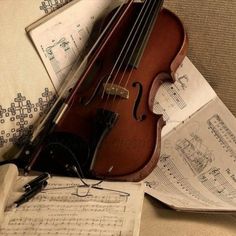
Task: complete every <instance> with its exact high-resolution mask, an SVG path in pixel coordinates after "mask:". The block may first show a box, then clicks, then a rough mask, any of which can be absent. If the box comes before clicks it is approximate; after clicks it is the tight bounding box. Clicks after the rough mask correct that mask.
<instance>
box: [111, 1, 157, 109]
mask: <svg viewBox="0 0 236 236" xmlns="http://www.w3.org/2000/svg"><path fill="white" fill-rule="evenodd" d="M160 2H161V1H159V4H158V6H157V7H158V8H159V7H160V5H161V4H160ZM154 7H155V2H154V4H153V5H152V6H151V9H150V11H149V14H148V15H147V17H146V20H145V21H144V26H143V27H142V29H141V32H140V34H139V36H138V38H137V40H136V43H135V45H134V47H133V49H132V52H131V55H130V58H129V61H128V63H126V67H125V69H124V71H123V73H122V76H121V78H120V81H119V83H118V85H121V83H122V81H123V79H124V76H125V73H126V71H127V70H128V66H129V64H130V62H131V60H132V57H133V55H134V53H135V50H136V49H137V46H138V43H139V40H140V38H141V36H142V34H143V31H144V29H145V28H146V26H147V24H148V22H149V20H150V17H152V11H153V9H154ZM145 16H146V15H145ZM145 16H144V17H143V18H145ZM153 17H155V15H154V16H153ZM137 59H138V55H137V56H136V58H135V60H134V64H135V63H136V62H137ZM133 71H134V69H132V70H131V71H130V73H129V75H128V78H127V80H126V82H125V86H124V88H127V85H128V82H129V80H130V78H131V75H132V73H133ZM116 97H117V95H116V94H115V96H114V98H113V101H115V99H116ZM119 102H120V101H118V103H117V105H118V104H119Z"/></svg>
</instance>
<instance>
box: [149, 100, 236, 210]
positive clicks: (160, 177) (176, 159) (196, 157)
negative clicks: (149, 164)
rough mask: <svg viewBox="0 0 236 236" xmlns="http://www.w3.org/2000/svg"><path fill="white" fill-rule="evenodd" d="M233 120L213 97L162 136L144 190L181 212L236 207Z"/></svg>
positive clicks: (235, 148)
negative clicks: (160, 148) (155, 161)
mask: <svg viewBox="0 0 236 236" xmlns="http://www.w3.org/2000/svg"><path fill="white" fill-rule="evenodd" d="M235 163H236V119H235V117H234V116H233V115H232V114H231V113H230V111H229V110H228V109H227V108H226V106H225V105H224V104H223V103H222V101H221V100H220V99H219V98H218V97H216V98H215V99H214V100H212V101H211V102H209V103H208V104H207V105H205V106H204V107H203V108H202V109H201V110H199V111H198V112H197V113H195V114H194V115H193V116H192V117H191V119H189V120H187V121H186V122H185V123H184V124H182V125H180V126H178V127H177V128H176V129H174V130H172V131H171V132H170V133H169V134H168V135H167V136H165V137H164V139H163V142H162V151H161V157H160V160H159V163H158V166H157V167H156V168H155V170H154V171H153V173H152V174H151V175H150V176H148V178H147V179H146V181H147V188H146V192H147V193H148V194H150V195H152V196H154V197H155V198H157V199H159V200H160V201H162V202H164V203H166V204H168V205H169V206H171V207H173V208H175V209H179V210H194V211H235V210H236V165H235Z"/></svg>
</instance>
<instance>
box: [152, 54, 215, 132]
mask: <svg viewBox="0 0 236 236" xmlns="http://www.w3.org/2000/svg"><path fill="white" fill-rule="evenodd" d="M175 76H176V82H175V83H174V84H173V83H164V84H163V85H162V86H161V87H160V88H159V90H158V92H157V95H156V98H155V102H154V107H153V109H154V112H155V113H157V114H163V118H164V120H165V121H166V126H165V127H164V128H163V129H162V136H165V135H166V134H167V133H168V132H170V131H171V130H172V129H173V128H174V127H176V126H178V125H179V124H181V123H182V122H183V121H185V120H186V119H188V118H189V117H190V116H191V115H192V114H194V113H195V112H196V111H197V110H199V109H200V108H201V107H202V106H204V105H205V104H207V103H208V102H209V101H210V100H212V99H213V98H215V97H216V94H215V92H214V90H213V89H212V88H211V86H210V85H209V84H208V83H207V81H206V80H205V79H204V77H203V76H202V75H201V74H200V72H199V71H198V70H197V69H196V67H195V66H194V65H193V64H192V62H191V61H190V60H189V59H188V58H187V57H185V59H184V61H183V63H182V64H181V65H180V66H179V68H178V70H177V71H176V74H175Z"/></svg>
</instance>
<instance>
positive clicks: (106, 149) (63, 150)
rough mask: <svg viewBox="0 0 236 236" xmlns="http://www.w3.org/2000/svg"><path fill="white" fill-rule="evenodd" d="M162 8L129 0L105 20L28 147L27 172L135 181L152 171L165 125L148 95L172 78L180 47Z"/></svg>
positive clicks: (181, 37) (183, 38)
mask: <svg viewBox="0 0 236 236" xmlns="http://www.w3.org/2000/svg"><path fill="white" fill-rule="evenodd" d="M162 4H163V1H161V0H145V1H143V2H141V3H136V2H134V1H132V0H129V1H127V2H126V3H124V4H123V5H122V6H121V7H119V9H118V10H119V11H118V10H117V9H115V10H113V11H112V12H111V13H110V14H109V15H108V16H107V17H106V20H105V23H104V25H105V26H104V28H106V32H105V33H104V34H103V36H102V37H100V41H99V43H98V45H96V47H94V48H93V49H92V51H91V53H90V55H89V58H87V59H88V60H87V65H86V68H85V70H84V71H83V73H82V75H81V76H80V77H79V79H78V80H77V82H76V84H75V85H74V86H73V88H72V89H71V91H70V92H69V95H68V96H67V97H66V98H65V99H64V100H63V101H62V99H61V100H60V102H59V103H57V106H55V107H56V108H55V107H54V112H52V113H53V119H51V120H50V122H51V123H53V125H51V126H50V128H49V129H48V130H47V132H46V133H47V134H46V135H45V136H44V137H43V138H42V137H41V138H40V140H43V141H42V142H41V143H40V144H37V147H36V148H34V149H35V150H34V151H33V152H32V151H31V149H32V146H33V145H31V149H28V154H29V153H30V154H31V155H30V159H29V160H30V162H29V163H28V165H27V168H28V169H30V168H32V167H33V168H36V169H40V170H44V171H48V172H53V173H57V174H62V175H68V173H72V172H76V174H79V175H80V176H82V177H89V178H102V179H111V180H121V181H140V180H142V179H144V178H145V177H146V176H147V175H148V174H150V172H151V171H152V170H153V169H154V168H155V166H156V165H157V162H158V158H159V155H160V150H161V130H162V127H163V126H164V125H165V121H164V120H163V117H162V115H157V114H154V112H153V103H154V99H155V95H156V93H157V91H158V88H159V87H160V85H161V84H162V83H164V82H166V81H171V82H174V81H175V77H174V74H175V71H176V70H177V68H178V66H179V65H180V64H181V62H182V61H183V59H184V57H185V55H186V53H187V47H188V39H187V35H186V32H185V30H184V27H183V25H182V23H181V21H180V19H179V18H178V17H177V16H176V15H175V14H173V13H172V12H170V11H169V10H167V9H164V8H162ZM117 12H118V13H117ZM58 104H59V105H58ZM58 107H60V108H58ZM55 109H56V111H57V112H55ZM55 114H56V115H55ZM23 153H24V154H25V153H26V151H25V150H24V152H23ZM28 156H29V155H28ZM74 174H75V173H74Z"/></svg>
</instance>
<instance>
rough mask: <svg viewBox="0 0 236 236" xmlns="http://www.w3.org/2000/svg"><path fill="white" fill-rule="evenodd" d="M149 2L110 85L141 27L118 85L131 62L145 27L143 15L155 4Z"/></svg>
mask: <svg viewBox="0 0 236 236" xmlns="http://www.w3.org/2000/svg"><path fill="white" fill-rule="evenodd" d="M147 1H148V0H147ZM151 2H152V1H150V0H149V4H148V5H147V6H146V9H145V11H144V13H143V16H142V18H141V20H140V22H139V25H138V27H137V29H136V32H135V34H134V35H133V39H132V41H131V42H130V45H129V47H128V48H127V49H126V54H125V55H124V57H123V60H122V61H121V63H120V66H119V68H118V69H117V72H116V74H115V76H114V78H113V81H112V85H113V84H114V82H115V80H116V78H117V77H118V73H119V71H120V69H121V67H122V65H123V64H124V61H125V59H126V56H127V55H128V52H129V51H130V49H131V47H132V46H133V44H134V40H135V37H136V36H137V33H140V32H139V31H140V29H141V33H140V34H139V36H138V39H137V40H136V43H135V44H134V45H135V46H134V47H133V49H132V53H131V55H129V60H128V62H127V63H126V68H125V70H124V71H123V73H122V76H121V79H120V81H119V84H118V85H121V82H122V80H123V77H124V75H125V72H126V70H127V69H128V65H129V63H130V62H131V60H132V57H133V54H134V52H135V50H136V48H137V45H138V42H139V39H140V37H141V35H142V33H143V31H144V29H145V26H146V21H144V20H145V16H146V14H147V11H148V10H149V8H151V10H150V12H152V9H153V7H154V5H155V4H153V5H151V6H150V3H151ZM144 7H145V6H144ZM150 12H149V14H148V18H149V15H150V14H151V13H150ZM143 22H145V23H144V26H143V28H140V27H141V25H142V23H143ZM135 63H136V59H135ZM116 97H117V94H115V95H114V97H113V103H114V102H115V99H116Z"/></svg>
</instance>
